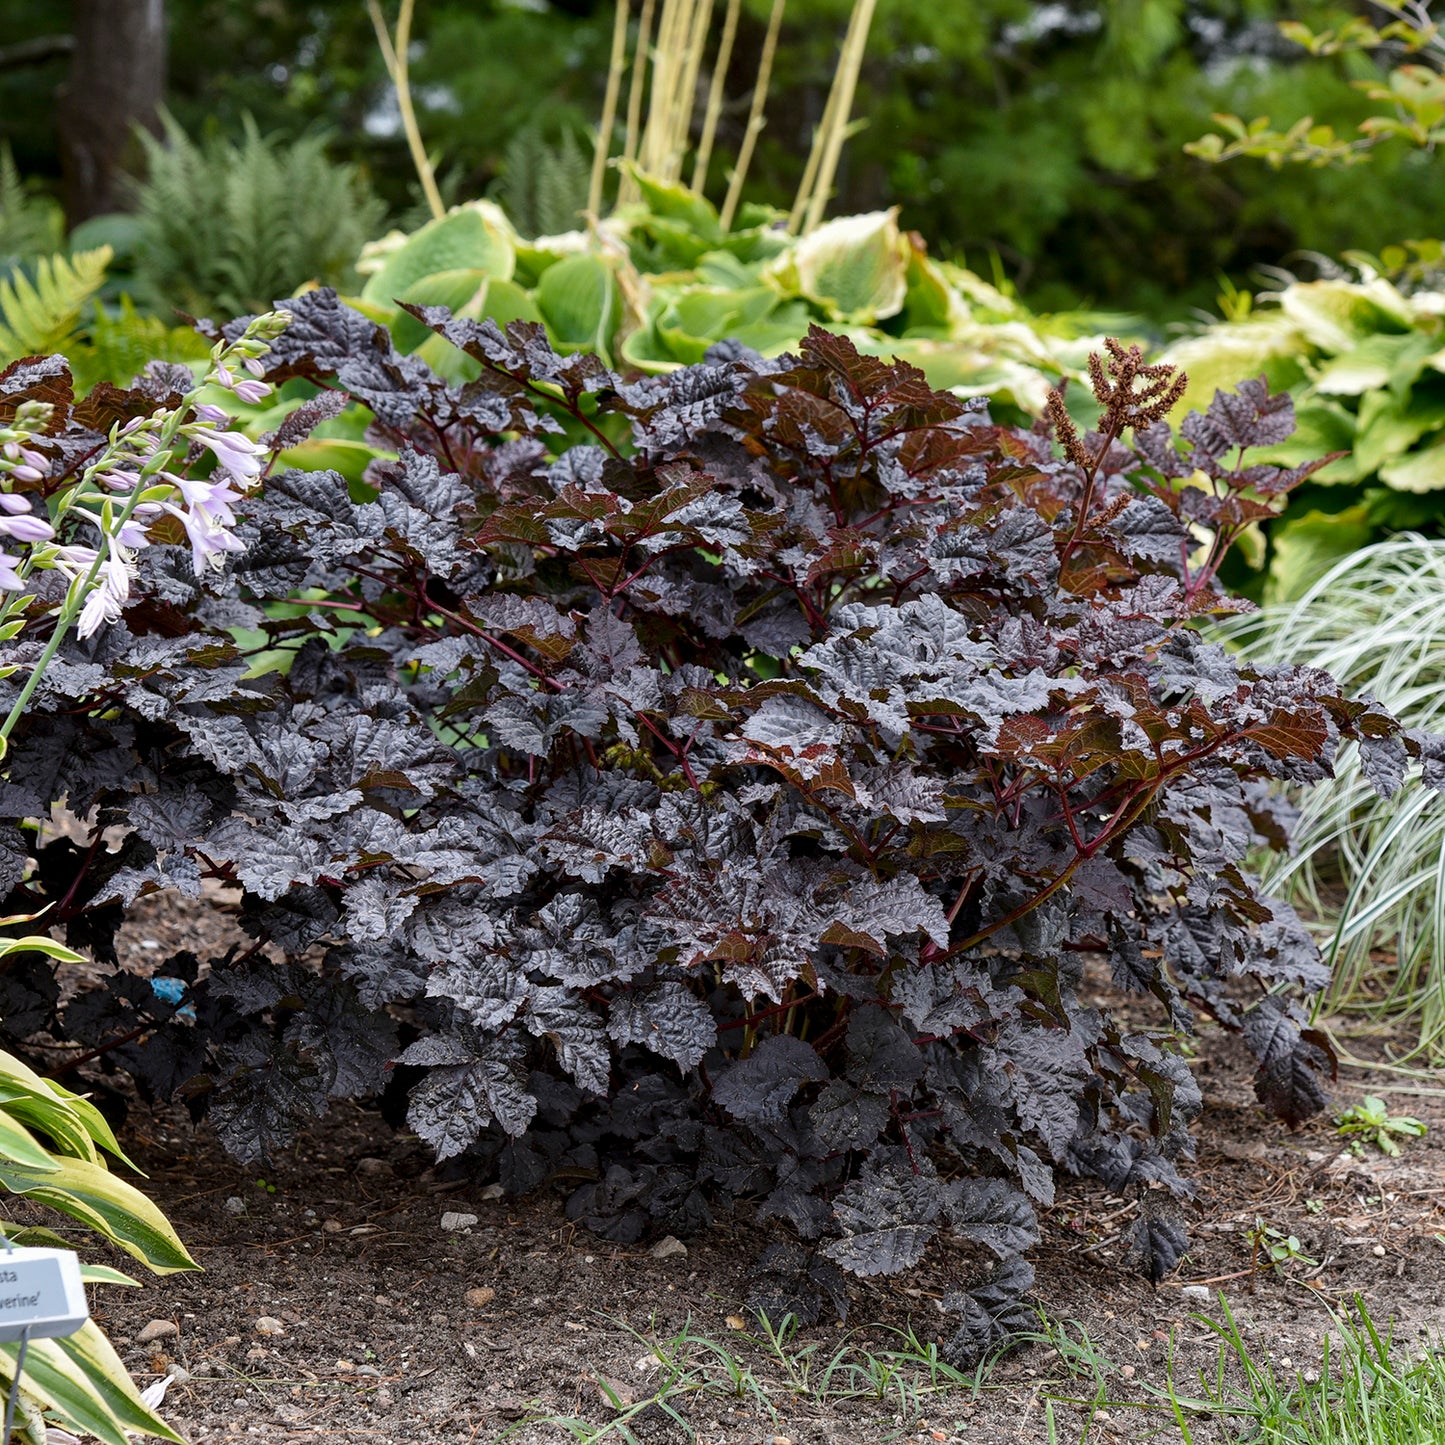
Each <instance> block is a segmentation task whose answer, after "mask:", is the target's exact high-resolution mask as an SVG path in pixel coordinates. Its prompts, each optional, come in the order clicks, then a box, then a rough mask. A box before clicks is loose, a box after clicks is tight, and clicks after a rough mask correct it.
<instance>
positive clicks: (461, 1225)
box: [442, 1209, 477, 1234]
mask: <svg viewBox="0 0 1445 1445" xmlns="http://www.w3.org/2000/svg"><path fill="white" fill-rule="evenodd" d="M476 1222H477V1216H476V1215H475V1214H462V1213H459V1212H458V1211H456V1210H451V1209H449V1210H447V1212H446V1213H445V1214H443V1215H442V1228H443V1229H444V1230H445V1231H446V1232H447V1233H448V1234H455V1233H457V1232H458V1231H459V1230H463V1229H470V1228H471V1227H472V1225H474V1224H475V1223H476Z"/></svg>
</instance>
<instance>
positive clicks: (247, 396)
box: [231, 380, 271, 406]
mask: <svg viewBox="0 0 1445 1445" xmlns="http://www.w3.org/2000/svg"><path fill="white" fill-rule="evenodd" d="M231 390H232V391H234V392H235V393H236V396H237V398H238V399H239V400H241V401H244V402H245V403H246V404H247V405H248V406H259V405H260V404H261V403H262V402H263V401H265V400H266V398H267V397H268V396H270V395H271V386H270V384H269V383H268V382H264V381H252V380H246V381H238V382H237V383H236V384H235V386H233V387H232V388H231Z"/></svg>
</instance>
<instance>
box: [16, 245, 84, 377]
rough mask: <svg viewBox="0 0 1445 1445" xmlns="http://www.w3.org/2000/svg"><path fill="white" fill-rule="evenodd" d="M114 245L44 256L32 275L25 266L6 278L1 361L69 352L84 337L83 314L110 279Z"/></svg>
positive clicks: (37, 263)
mask: <svg viewBox="0 0 1445 1445" xmlns="http://www.w3.org/2000/svg"><path fill="white" fill-rule="evenodd" d="M110 257H111V250H110V247H109V246H99V247H97V248H96V249H95V250H94V251H77V252H76V254H75V255H74V256H71V257H70V258H69V259H68V260H67V259H66V258H65V257H64V256H43V257H41V259H40V260H39V261H37V262H36V263H35V275H34V278H33V279H32V278H31V277H29V276H27V275H26V274H25V272H24V271H16V272H15V273H14V274H13V275H11V276H9V277H8V278H6V279H5V280H4V281H0V364H4V363H8V362H11V361H14V360H15V359H16V358H17V357H21V356H38V355H43V354H47V353H49V352H52V351H64V350H65V349H66V347H67V346H69V345H73V344H74V343H75V341H76V340H77V339H78V336H79V328H80V314H81V312H82V310H83V309H84V308H85V304H86V302H87V301H89V300H90V299H91V297H93V296H94V295H95V294H96V292H97V291H99V290H100V288H101V286H102V285H103V284H104V282H105V268H106V267H107V266H109V265H110Z"/></svg>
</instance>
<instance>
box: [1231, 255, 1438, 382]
mask: <svg viewBox="0 0 1445 1445" xmlns="http://www.w3.org/2000/svg"><path fill="white" fill-rule="evenodd" d="M1279 307H1280V311H1281V313H1282V314H1283V315H1284V317H1285V318H1286V320H1288V321H1289V322H1291V323H1292V324H1293V325H1294V326H1295V328H1296V329H1297V330H1298V331H1299V333H1300V335H1301V336H1303V337H1304V338H1305V340H1306V341H1307V342H1309V344H1310V345H1311V346H1317V347H1319V349H1320V350H1321V351H1325V352H1328V353H1329V354H1330V355H1331V356H1337V355H1339V354H1340V353H1341V352H1344V351H1350V350H1352V349H1353V348H1354V347H1356V346H1358V345H1359V344H1360V342H1362V341H1363V340H1364V339H1365V338H1366V337H1367V336H1374V335H1375V334H1376V333H1378V332H1382V331H1383V332H1390V333H1403V332H1406V331H1409V330H1410V329H1411V327H1412V325H1413V323H1414V312H1413V311H1412V309H1411V306H1410V303H1409V302H1408V301H1407V300H1406V299H1405V298H1404V297H1403V296H1402V295H1401V294H1400V293H1399V292H1398V291H1397V290H1396V289H1395V288H1394V287H1393V286H1392V285H1390V283H1389V282H1388V281H1386V280H1385V279H1384V278H1383V277H1378V276H1377V277H1375V278H1373V279H1372V280H1369V281H1296V282H1295V283H1294V285H1292V286H1286V287H1285V289H1284V290H1283V291H1281V292H1280V293H1279ZM1238 379H1239V378H1236V380H1238Z"/></svg>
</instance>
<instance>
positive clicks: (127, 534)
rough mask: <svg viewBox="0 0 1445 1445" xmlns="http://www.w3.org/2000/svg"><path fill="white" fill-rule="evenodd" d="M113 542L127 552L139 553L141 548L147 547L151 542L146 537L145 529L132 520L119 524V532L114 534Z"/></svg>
mask: <svg viewBox="0 0 1445 1445" xmlns="http://www.w3.org/2000/svg"><path fill="white" fill-rule="evenodd" d="M115 540H116V541H117V542H119V543H120V545H121V546H122V547H124V548H125V549H126V551H127V552H139V551H140V549H141V548H142V547H149V546H150V541H151V539H150V538H149V537H147V536H146V529H145V528H144V527H143V526H141V524H140V523H139V522H137V521H136V520H135V519H134V518H132V519H131V520H130V521H128V522H124V523H122V524H121V528H120V530H119V531H118V532H117V533H116V534H115Z"/></svg>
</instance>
